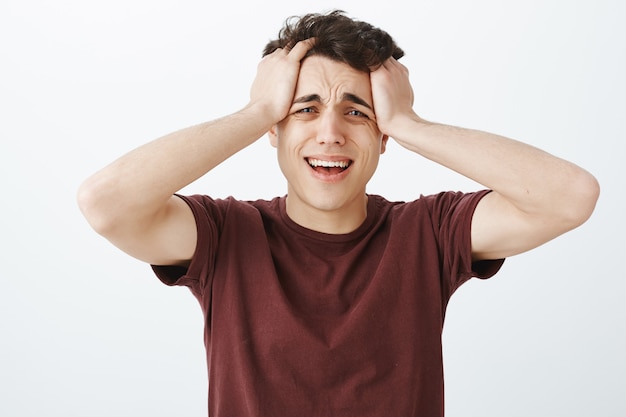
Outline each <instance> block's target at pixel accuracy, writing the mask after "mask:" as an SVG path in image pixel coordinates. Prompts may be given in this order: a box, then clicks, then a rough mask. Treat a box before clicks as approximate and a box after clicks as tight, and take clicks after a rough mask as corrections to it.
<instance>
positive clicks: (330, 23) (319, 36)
mask: <svg viewBox="0 0 626 417" xmlns="http://www.w3.org/2000/svg"><path fill="white" fill-rule="evenodd" d="M309 38H316V42H315V45H314V46H313V47H312V48H311V50H310V51H309V52H308V54H307V56H310V55H321V56H324V57H327V58H330V59H333V60H335V61H339V62H343V63H346V64H348V65H350V66H351V67H352V68H354V69H357V70H359V71H364V72H370V71H373V70H375V69H376V68H378V67H379V66H381V65H382V64H383V63H384V62H385V61H386V60H387V59H389V57H392V56H393V57H394V58H395V59H400V58H401V57H402V56H404V51H403V50H402V49H400V48H399V47H398V46H397V45H396V43H395V41H394V40H393V39H392V38H391V36H390V35H389V34H388V33H387V32H385V31H383V30H381V29H379V28H376V27H374V26H372V25H371V24H369V23H366V22H362V21H358V20H355V19H352V18H350V17H347V16H346V15H345V12H344V11H342V10H333V11H331V12H328V13H326V14H320V13H309V14H305V15H303V16H291V17H289V18H287V19H286V20H285V24H284V26H283V28H282V29H281V30H280V32H279V33H278V39H274V40H271V41H269V42H268V44H267V45H266V46H265V49H264V51H263V56H265V55H268V54H271V53H272V52H274V51H275V50H276V49H278V48H285V49H287V50H289V49H291V48H292V47H293V46H294V45H295V44H296V43H297V42H299V41H302V40H305V39H309Z"/></svg>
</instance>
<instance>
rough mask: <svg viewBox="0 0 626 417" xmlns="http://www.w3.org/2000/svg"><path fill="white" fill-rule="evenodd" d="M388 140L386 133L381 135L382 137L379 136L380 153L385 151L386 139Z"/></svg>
mask: <svg viewBox="0 0 626 417" xmlns="http://www.w3.org/2000/svg"><path fill="white" fill-rule="evenodd" d="M388 140H389V136H388V135H383V137H382V138H381V141H380V154H381V155H382V154H384V153H385V151H386V150H387V141H388Z"/></svg>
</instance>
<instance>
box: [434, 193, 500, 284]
mask: <svg viewBox="0 0 626 417" xmlns="http://www.w3.org/2000/svg"><path fill="white" fill-rule="evenodd" d="M489 192H490V190H481V191H477V192H474V193H460V192H459V193H454V192H446V193H441V194H438V195H436V196H433V197H432V200H431V202H430V204H429V206H430V210H431V216H432V220H433V222H434V224H436V225H438V227H437V234H438V244H439V251H440V254H441V261H442V265H441V266H442V272H443V278H444V280H447V282H446V283H445V284H446V286H448V288H449V294H450V295H451V294H452V293H453V292H454V291H455V290H456V289H457V288H458V287H459V286H460V285H461V284H463V283H464V282H466V281H467V280H469V279H470V278H473V277H477V278H481V279H486V278H490V277H492V276H493V275H495V274H496V272H498V271H499V270H500V268H501V267H502V264H503V263H504V259H494V260H484V261H478V262H472V241H471V228H472V217H473V215H474V211H475V209H476V206H477V205H478V203H479V202H480V200H481V199H482V198H483V197H484V196H485V195H487V194H488V193H489Z"/></svg>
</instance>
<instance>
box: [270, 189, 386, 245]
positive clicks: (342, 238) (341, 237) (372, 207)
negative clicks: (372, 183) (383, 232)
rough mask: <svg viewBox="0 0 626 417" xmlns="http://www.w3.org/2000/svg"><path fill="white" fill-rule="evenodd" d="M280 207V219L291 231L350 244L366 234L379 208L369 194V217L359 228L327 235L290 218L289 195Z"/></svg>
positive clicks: (323, 239)
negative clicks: (288, 212)
mask: <svg viewBox="0 0 626 417" xmlns="http://www.w3.org/2000/svg"><path fill="white" fill-rule="evenodd" d="M278 207H279V211H280V217H281V220H282V221H283V223H284V224H285V225H286V226H287V227H289V228H290V229H291V230H293V231H295V232H296V233H299V234H301V235H303V236H305V237H307V238H309V239H315V240H321V241H325V242H349V241H351V240H355V239H357V238H359V237H360V236H362V235H363V234H365V233H366V232H367V231H368V230H369V229H370V228H371V226H372V224H373V223H374V220H375V219H376V217H377V216H376V213H377V210H378V206H377V204H376V198H375V196H373V195H370V194H367V215H366V217H365V220H364V221H363V223H361V225H360V226H359V227H357V228H356V229H354V230H353V231H352V232H348V233H338V234H335V233H325V232H318V231H316V230H313V229H309V228H307V227H304V226H302V225H300V224H298V223H296V222H295V221H293V220H292V219H291V217H289V215H288V214H287V195H284V196H282V197H280V198H279V201H278Z"/></svg>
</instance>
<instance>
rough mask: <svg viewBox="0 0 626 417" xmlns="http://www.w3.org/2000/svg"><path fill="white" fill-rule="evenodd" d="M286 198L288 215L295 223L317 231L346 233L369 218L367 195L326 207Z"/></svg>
mask: <svg viewBox="0 0 626 417" xmlns="http://www.w3.org/2000/svg"><path fill="white" fill-rule="evenodd" d="M295 200H297V199H295V198H291V199H290V198H289V195H288V196H287V199H286V211H287V215H288V216H289V218H290V219H291V220H293V221H294V222H295V223H297V224H299V225H300V226H302V227H306V228H307V229H310V230H314V231H316V232H321V233H328V234H346V233H350V232H353V231H354V230H356V229H357V228H358V227H359V226H361V224H363V222H364V221H365V219H366V218H367V201H368V199H367V195H365V194H363V196H362V197H360V198H358V199H357V200H356V201H353V202H351V203H350V204H348V205H346V206H344V207H341V208H336V209H335V208H324V207H315V206H311V205H303V204H299V203H298V202H297V201H295Z"/></svg>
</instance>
